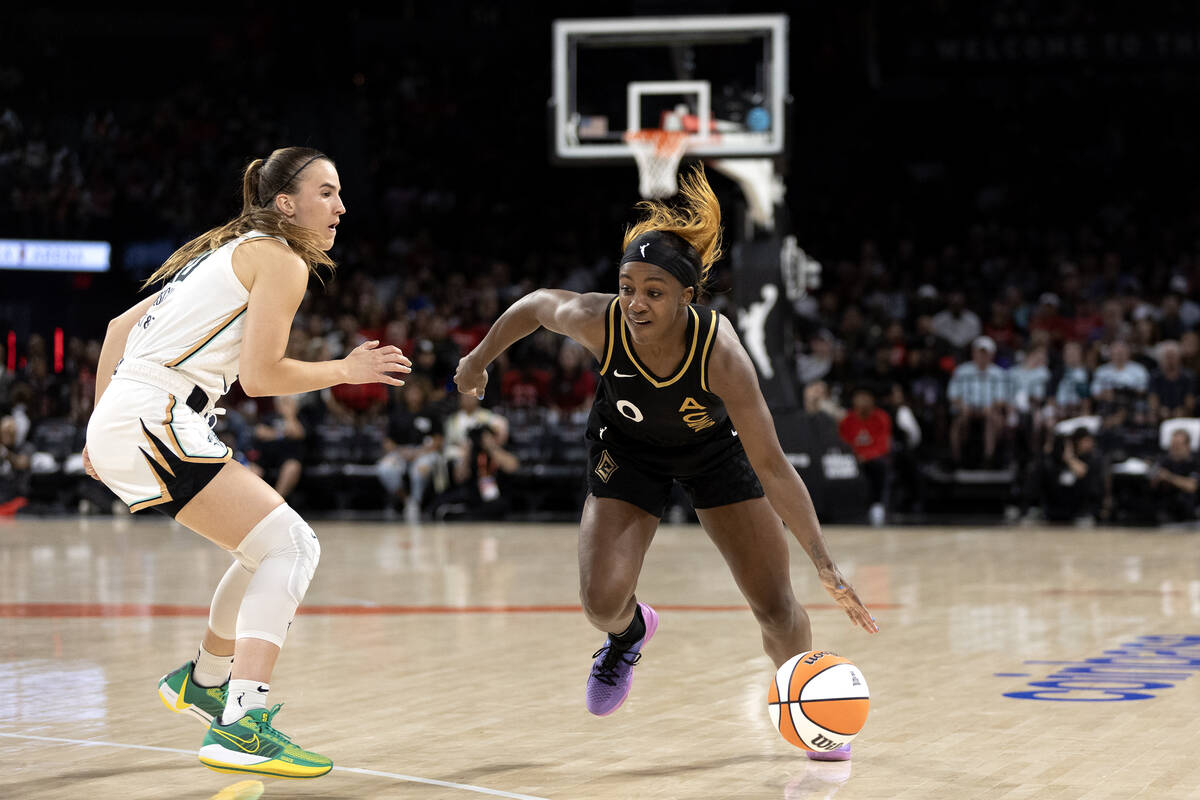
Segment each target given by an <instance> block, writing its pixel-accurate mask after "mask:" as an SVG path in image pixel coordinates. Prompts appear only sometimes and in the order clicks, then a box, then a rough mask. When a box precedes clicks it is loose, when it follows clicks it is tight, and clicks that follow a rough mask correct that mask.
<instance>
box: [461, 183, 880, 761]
mask: <svg viewBox="0 0 1200 800" xmlns="http://www.w3.org/2000/svg"><path fill="white" fill-rule="evenodd" d="M680 195H681V197H682V202H681V203H680V205H679V207H678V208H674V207H671V206H667V205H666V204H664V203H661V202H656V201H645V202H642V203H640V204H639V206H638V207H639V208H641V209H642V210H643V211H644V212H645V214H644V215H643V218H642V219H641V220H639V221H638V222H637V223H636V224H635V225H633V226H632V227H631V228H630V229H629V230H627V231H626V233H625V242H624V245H623V247H624V250H625V252H624V255H623V256H622V257H621V266H620V270H619V272H618V275H617V279H618V286H617V289H618V291H617V294H615V295H612V294H603V293H591V294H576V293H574V292H567V291H562V290H556V289H540V290H538V291H535V292H532V293H530V294H528V295H526V296H525V297H522V298H521V299H520V300H518V301H517V302H515V303H513V305H512V306H511V307H510V308H509V309H508V310H507V311H505V312H504V313H503V314H502V315H500V318H499V319H498V320H496V323H495V324H494V325H493V326H492V328H491V330H490V331H488V334H487V336H485V337H484V338H483V341H482V342H480V343H479V345H478V346H477V347H476V348H475V349H474V350H473V351H471V352H470V353H469V354H467V355H466V356H464V357H463V359H462V360H461V361H459V363H458V370H457V371H456V373H455V375H454V381H455V383H456V384H457V385H458V390H459V391H460V392H464V393H467V394H475V395H476V396H479V397H482V394H483V390H484V387H485V386H486V385H487V380H488V375H487V366H488V364H490V363H491V362H492V361H493V360H495V358H496V357H497V356H498V355H500V353H502V352H504V350H506V349H507V348H508V347H509V346H510V345H512V344H513V343H514V342H516V341H517V340H519V339H521V338H523V337H525V336H527V335H529V334H531V333H533V332H534V331H536V330H537V329H538V328H541V327H545V328H546V329H547V330H551V331H554V332H555V333H559V334H562V335H564V336H567V337H570V338H571V339H574V340H575V341H577V342H579V343H580V344H582V345H583V346H584V347H586V348H587V349H588V350H590V351H591V352H592V354H593V355H594V356H595V357H596V360H597V361H598V362H599V363H600V382H599V384H598V385H597V387H596V399H595V402H593V404H592V411H591V415H590V417H589V419H588V429H587V435H586V438H587V441H588V444H589V450H590V454H589V460H588V475H587V479H588V497H587V500H586V502H585V503H584V507H583V519H582V520H581V522H580V531H579V582H580V590H579V594H580V598H581V599H582V601H583V609H584V614H585V615H586V616H587V618H588V621H589V622H591V623H592V625H594V626H595V627H596V628H598V629H600V630H602V631H604V632H605V633H606V634H607V638H606V639H605V641H604V644H603V645H602V646H601V647H600V649H599V650H597V651H596V652H594V653H593V654H592V658H593V659H594V660H593V662H592V669H591V674H590V675H589V676H588V681H587V687H586V692H585V697H586V702H587V708H588V710H589V711H590V712H592V713H593V714H596V715H597V716H607V715H609V714H612V713H613V712H615V711H616V710H617V709H618V708H620V707H621V705H622V704H623V703H624V702H625V699H626V698H627V697H628V696H629V691H630V688H631V686H632V684H633V668H634V666H635V665H636V664H637V663H638V662H639V661H640V660H641V658H642V654H643V652H644V651H643V647H644V646H645V644H646V643H647V642H649V641H650V639H651V637H653V636H654V633H655V631H656V630H657V629H658V613H657V612H656V611H655V610H654V609H653V608H652V607H651V606H650V605H648V604H646V603H643V602H639V601H638V599H637V596H636V593H635V590H636V587H637V581H638V576H639V575H640V573H641V569H642V561H643V559H644V558H645V556H646V551H647V550H648V549H649V547H650V542H651V541H652V540H653V539H654V533H655V531H656V530H657V529H658V523H659V520H660V519H661V518H662V515H663V511H664V509H665V508H666V505H667V502H668V500H669V499H670V496H671V491H672V487H673V485H674V484H675V483H678V484H679V485H680V486H681V487H682V488H683V489H684V491H685V492H687V494H688V495H689V497H690V498H691V500H692V504H693V505H694V506H695V508H696V515H697V516H698V517H699V520H700V524H701V525H702V526H703V527H704V530H705V531H706V532H707V533H708V535H709V537H710V538H711V539H712V540H713V542H714V543H715V544H716V545H717V547H718V549H720V551H721V554H722V555H723V556H724V557H725V560H726V562H728V564H729V567H730V571H731V572H732V573H733V576H734V579H735V581H736V582H737V585H738V587H739V588H740V589H741V590H742V592H743V594H745V596H746V600H747V601H748V602H749V604H750V608H751V609H752V610H753V612H754V616H755V617H756V619H757V620H758V623H759V626H760V627H761V629H762V641H763V649H764V650H765V651H766V653H767V655H768V656H770V658H771V659H772V660H773V661H774V662H775V666H776V667H779V666H780V665H781V664H783V663H784V662H785V661H787V660H788V659H789V658H791V657H792V656H794V655H796V654H797V653H800V652H803V651H806V650H810V649H812V630H811V628H810V626H809V620H808V614H807V613H806V612H805V611H804V608H803V607H802V606H801V605H800V604H799V603H798V602H797V601H796V597H795V594H794V593H793V592H792V583H791V576H790V573H789V570H788V545H787V538H786V534H785V532H784V527H783V524H782V522H781V521H780V518H781V517H782V521H783V522H786V523H787V527H788V528H789V529H790V530H791V532H792V535H793V536H795V537H796V539H797V540H798V541H799V542H800V544H801V546H803V548H804V550H805V552H806V553H807V554H808V556H809V558H810V559H811V560H812V563H813V566H814V567H815V568H816V570H817V576H818V577H819V579H820V580H821V583H822V584H823V585H824V587H825V589H826V590H827V591H828V592H829V594H830V595H831V596H832V597H833V598H834V600H836V601H837V603H838V605H839V606H841V608H842V609H843V610H844V611H845V612H846V614H847V616H848V617H849V618H850V620H851V622H853V623H854V624H855V625H857V626H858V627H860V628H862V629H863V630H865V631H867V632H869V633H874V632H876V631H878V629H879V627H878V625H876V624H875V618H874V617H872V616H871V613H870V612H869V611H868V610H867V608H866V606H864V605H863V603H862V601H861V600H859V598H858V595H857V594H856V593H855V591H854V589H853V587H851V586H850V584H849V583H848V582H847V581H846V579H845V578H844V577H842V574H841V571H840V570H839V569H838V567H837V564H835V563H834V561H833V557H832V556H831V555H830V554H829V551H828V549H827V548H826V546H825V539H824V537H823V536H822V534H821V526H820V524H819V523H818V521H817V515H816V512H815V511H814V510H813V505H812V499H811V498H810V497H809V494H808V490H807V489H806V488H805V486H804V481H802V480H801V478H800V476H799V475H798V474H797V473H796V470H795V469H794V468H793V467H792V465H791V464H789V463H788V460H787V457H786V456H785V455H784V453H783V450H782V448H781V447H780V445H779V439H778V437H777V436H776V433H775V424H774V422H773V420H772V418H771V412H770V409H768V408H767V403H766V401H765V400H764V399H763V396H762V392H761V390H760V389H759V385H758V377H757V375H756V374H755V371H754V365H753V363H752V362H751V360H750V355H748V354H747V352H746V348H745V347H743V345H742V343H741V341H740V340H739V339H738V335H737V333H736V332H735V331H734V328H733V326H732V325H729V324H728V323H726V324H724V325H722V324H721V315H720V314H718V313H717V312H716V311H713V310H712V309H709V308H705V307H704V306H698V305H694V304H693V302H692V301H693V300H695V298H696V296H697V295H698V294H699V293H700V291H701V290H702V289H703V288H704V285H705V282H706V280H707V278H708V273H709V271H710V270H711V269H712V265H713V263H715V262H716V261H717V259H718V258H719V257H720V252H721V207H720V205H718V203H717V198H716V195H715V194H713V191H712V187H710V186H709V184H708V179H707V178H706V177H705V175H704V171H703V168H702V167H699V168H697V169H696V171H695V172H693V173H692V174H691V175H689V176H688V177H686V178H685V179H684V180H683V181H682V182H681V184H680ZM751 352H753V351H751ZM760 479H761V480H760ZM809 757H810V758H815V759H819V760H844V759H847V758H849V757H850V745H849V743H848V742H847V743H842V742H834V741H832V740H831V741H830V742H829V747H828V748H827V750H826V751H822V752H816V751H810V752H809Z"/></svg>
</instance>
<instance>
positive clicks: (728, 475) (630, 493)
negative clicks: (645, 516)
mask: <svg viewBox="0 0 1200 800" xmlns="http://www.w3.org/2000/svg"><path fill="white" fill-rule="evenodd" d="M589 445H590V447H589V451H588V474H587V479H588V491H589V492H591V493H592V494H593V495H595V496H596V497H611V498H613V499H615V500H624V501H625V502H627V503H632V504H633V505H635V506H637V507H638V508H640V509H642V510H643V511H645V512H647V513H649V514H652V515H654V516H655V517H658V518H659V519H661V518H662V515H663V512H664V511H665V510H666V508H667V502H668V501H669V500H670V499H671V488H672V484H673V483H674V482H675V481H679V485H680V486H682V487H683V490H684V492H686V493H687V496H688V500H690V501H691V503H692V507H693V508H716V507H717V506H726V505H729V504H731V503H740V502H741V501H743V500H753V499H755V498H757V497H762V496H763V488H762V484H761V483H759V480H758V476H757V475H755V474H754V468H753V467H751V466H750V459H748V458H747V457H746V451H745V450H743V449H742V446H741V443H740V442H737V441H736V440H735V441H734V442H732V443H731V445H732V446H728V447H724V448H722V452H721V453H720V455H719V456H717V457H715V458H712V459H710V460H709V461H708V462H707V463H706V464H705V465H704V467H703V468H702V469H700V470H695V471H693V470H692V469H688V470H686V471H682V470H675V469H672V468H671V465H670V464H669V463H662V461H661V459H655V458H645V457H642V458H639V457H638V456H637V455H635V454H633V453H631V452H629V451H628V450H624V449H617V448H614V447H613V446H611V445H609V444H606V443H603V442H589ZM657 454H658V453H656V455H657ZM688 460H689V461H694V459H688ZM656 462H658V463H656Z"/></svg>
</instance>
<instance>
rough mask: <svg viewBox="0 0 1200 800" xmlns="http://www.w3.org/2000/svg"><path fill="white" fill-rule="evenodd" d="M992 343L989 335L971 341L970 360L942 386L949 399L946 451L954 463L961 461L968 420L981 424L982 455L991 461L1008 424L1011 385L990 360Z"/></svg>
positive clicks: (993, 353) (993, 352)
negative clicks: (948, 441)
mask: <svg viewBox="0 0 1200 800" xmlns="http://www.w3.org/2000/svg"><path fill="white" fill-rule="evenodd" d="M995 354H996V343H995V341H993V340H992V338H991V337H990V336H979V337H977V338H976V339H975V341H974V342H973V343H972V344H971V360H970V361H968V362H966V363H963V364H959V365H958V366H957V367H956V368H955V370H954V374H953V375H952V376H951V377H950V383H949V385H948V386H947V387H946V397H947V398H948V399H949V400H950V412H951V414H952V415H953V419H952V420H951V422H950V453H951V457H952V458H953V459H954V463H955V464H962V460H963V459H962V456H963V446H964V444H965V443H966V439H967V435H968V433H969V432H970V430H971V423H972V422H975V421H981V422H982V423H983V457H984V460H985V461H986V462H988V463H991V462H994V461H995V457H996V446H997V445H998V444H999V442H1000V438H1001V437H1002V436H1003V435H1004V433H1005V431H1006V429H1007V424H1008V419H1007V418H1008V409H1009V404H1010V402H1011V400H1012V385H1011V381H1010V379H1009V376H1008V374H1007V372H1006V371H1005V370H1004V369H1003V368H1001V367H999V366H997V365H996V364H994V363H992V358H993V357H994V356H995Z"/></svg>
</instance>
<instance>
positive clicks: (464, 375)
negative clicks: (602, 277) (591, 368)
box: [454, 289, 612, 398]
mask: <svg viewBox="0 0 1200 800" xmlns="http://www.w3.org/2000/svg"><path fill="white" fill-rule="evenodd" d="M611 301H612V295H611V294H599V293H596V292H589V293H588V294H578V293H576V292H568V291H565V290H563V289H538V290H536V291H533V292H530V293H529V294H527V295H525V296H524V297H522V298H521V299H520V300H518V301H517V302H515V303H513V304H512V305H511V306H509V307H508V309H507V310H505V312H504V313H503V314H501V315H500V318H499V319H497V320H496V322H495V324H494V325H492V327H491V330H489V331H488V332H487V335H486V336H484V337H483V341H482V342H480V343H479V345H478V346H477V347H476V348H475V349H474V350H472V351H471V352H470V353H467V354H466V355H465V356H463V357H462V359H461V360H460V361H459V362H458V369H457V370H455V372H454V383H455V384H456V385H457V386H458V391H460V392H462V393H463V394H473V395H475V396H477V397H480V398H482V397H483V391H484V387H486V386H487V368H488V365H489V364H491V363H492V362H493V361H495V360H496V357H497V356H499V355H500V354H501V353H503V352H504V351H505V350H507V349H508V348H509V347H511V346H512V345H513V343H514V342H517V341H520V340H521V339H524V338H525V337H526V336H528V335H529V334H531V333H533V332H534V331H536V330H537V329H538V328H545V329H546V330H550V331H554V332H555V333H558V334H561V335H563V336H566V337H568V338H570V339H574V340H575V341H577V342H579V343H580V344H581V345H583V346H584V347H586V348H587V349H588V350H590V351H592V355H594V356H596V357H599V355H600V351H601V350H602V349H604V312H605V310H606V309H607V308H608V304H609V302H611Z"/></svg>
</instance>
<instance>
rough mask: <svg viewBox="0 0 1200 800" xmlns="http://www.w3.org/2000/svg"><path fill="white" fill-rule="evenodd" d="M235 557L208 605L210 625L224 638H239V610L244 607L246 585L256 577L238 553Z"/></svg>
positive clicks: (213, 630) (210, 627) (211, 628)
mask: <svg viewBox="0 0 1200 800" xmlns="http://www.w3.org/2000/svg"><path fill="white" fill-rule="evenodd" d="M233 558H234V561H233V563H232V564H231V565H230V566H229V569H228V570H226V571H225V575H224V576H223V577H222V578H221V582H220V583H218V584H217V591H216V592H214V593H213V599H212V605H210V606H209V607H208V627H209V629H210V630H212V632H213V633H215V634H216V635H217V636H220V637H221V638H222V639H236V638H237V618H238V610H239V609H240V608H241V607H242V598H243V597H245V595H246V587H247V586H248V585H249V584H250V579H251V578H253V577H254V571H253V570H250V569H248V568H247V567H246V566H245V565H244V564H243V563H242V562H241V561H240V560H238V556H237V554H236V553H235V554H234V557H233Z"/></svg>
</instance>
